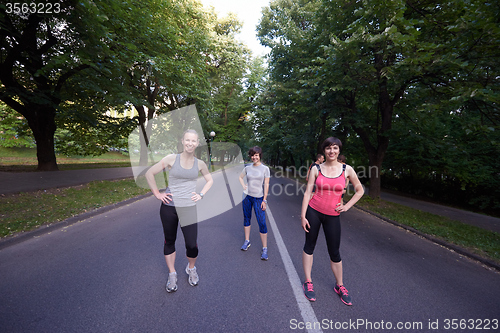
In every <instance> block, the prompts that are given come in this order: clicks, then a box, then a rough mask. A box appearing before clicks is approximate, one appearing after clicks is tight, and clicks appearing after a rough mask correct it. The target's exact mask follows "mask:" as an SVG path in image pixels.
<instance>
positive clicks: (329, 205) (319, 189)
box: [309, 164, 345, 216]
mask: <svg viewBox="0 0 500 333" xmlns="http://www.w3.org/2000/svg"><path fill="white" fill-rule="evenodd" d="M318 170H319V174H318V177H317V178H316V192H315V193H314V196H313V197H312V198H311V200H310V201H309V206H311V208H314V209H315V210H317V211H318V212H320V213H323V214H325V215H333V216H337V215H340V213H339V212H337V211H336V210H335V208H337V204H338V203H340V200H342V192H343V191H344V187H345V164H344V166H343V167H342V173H341V174H340V176H338V177H335V178H329V177H325V176H324V175H323V174H322V173H321V169H319V168H318Z"/></svg>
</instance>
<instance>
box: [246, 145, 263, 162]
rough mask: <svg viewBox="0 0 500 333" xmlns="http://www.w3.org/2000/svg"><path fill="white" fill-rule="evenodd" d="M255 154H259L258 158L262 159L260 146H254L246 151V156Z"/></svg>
mask: <svg viewBox="0 0 500 333" xmlns="http://www.w3.org/2000/svg"><path fill="white" fill-rule="evenodd" d="M255 154H259V158H260V159H262V148H260V147H259V146H254V147H252V148H250V150H249V151H248V157H252V156H253V155H255Z"/></svg>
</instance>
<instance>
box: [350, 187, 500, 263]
mask: <svg viewBox="0 0 500 333" xmlns="http://www.w3.org/2000/svg"><path fill="white" fill-rule="evenodd" d="M345 199H346V200H349V198H348V197H346V198H345ZM357 205H358V206H360V207H362V208H364V209H367V210H369V211H371V212H374V213H377V214H379V215H381V216H384V217H386V218H388V219H390V220H393V221H396V222H398V223H400V224H403V225H406V226H409V227H412V228H414V229H416V230H418V231H420V232H422V233H424V234H427V235H432V236H434V237H436V238H439V239H442V240H445V241H446V242H448V243H452V244H455V245H458V246H460V247H462V248H465V249H468V250H469V251H472V252H473V253H475V254H477V255H479V256H481V257H483V258H488V259H491V260H492V261H495V262H496V263H500V234H498V233H496V232H493V231H489V230H485V229H482V228H479V227H476V226H473V225H469V224H466V223H462V222H460V221H456V220H452V219H450V218H447V217H443V216H439V215H435V214H431V213H427V212H423V211H421V210H418V209H413V208H410V207H407V206H403V205H399V204H396V203H392V202H388V201H385V200H374V199H372V198H370V197H368V196H364V197H363V198H361V200H359V201H358V203H357Z"/></svg>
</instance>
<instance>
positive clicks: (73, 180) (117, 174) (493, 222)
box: [0, 167, 500, 233]
mask: <svg viewBox="0 0 500 333" xmlns="http://www.w3.org/2000/svg"><path fill="white" fill-rule="evenodd" d="M127 177H133V170H132V168H131V167H124V168H99V169H81V170H66V171H49V172H0V195H1V194H11V193H19V192H29V191H36V190H44V189H48V188H54V187H67V186H75V185H81V184H85V183H88V182H91V181H94V180H112V179H121V178H127ZM381 198H382V199H384V200H387V201H391V202H395V203H398V204H401V205H405V206H408V207H412V208H416V209H419V210H422V211H425V212H429V213H433V214H436V215H441V216H446V217H449V218H451V219H454V220H457V221H461V222H463V223H467V224H471V225H476V226H478V227H480V228H484V229H487V230H491V231H495V232H498V233H500V218H496V217H492V216H487V215H483V214H477V213H473V212H469V211H465V210H461V209H456V208H451V207H447V206H443V205H438V204H434V203H430V202H427V201H420V200H416V199H413V198H409V197H407V196H400V195H396V194H393V193H388V192H382V194H381Z"/></svg>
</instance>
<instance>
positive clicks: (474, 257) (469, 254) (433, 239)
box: [354, 205, 500, 272]
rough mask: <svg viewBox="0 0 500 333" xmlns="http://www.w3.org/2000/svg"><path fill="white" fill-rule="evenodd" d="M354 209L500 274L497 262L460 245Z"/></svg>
mask: <svg viewBox="0 0 500 333" xmlns="http://www.w3.org/2000/svg"><path fill="white" fill-rule="evenodd" d="M354 207H356V208H357V209H359V210H362V211H363V212H365V213H368V214H370V215H373V216H375V217H378V218H379V219H381V220H383V221H385V222H388V223H391V224H393V225H395V226H397V227H400V228H402V229H405V230H408V231H410V232H412V233H414V234H417V235H419V236H420V237H423V238H425V239H428V240H430V241H431V242H434V243H436V244H439V245H441V246H444V247H446V248H448V249H450V250H452V251H454V252H456V253H458V254H461V255H463V256H464V257H467V258H469V259H472V260H475V261H478V262H480V263H482V264H484V265H486V266H488V267H490V268H493V269H495V270H497V271H498V272H500V265H498V264H497V263H495V262H493V261H491V260H488V259H486V258H483V257H481V256H479V255H477V254H474V253H472V252H470V251H468V250H466V249H464V248H462V247H460V246H458V245H455V244H451V243H448V242H446V241H444V240H442V239H439V238H436V237H434V236H431V235H428V234H425V233H423V232H421V231H419V230H417V229H415V228H412V227H410V226H407V225H404V224H401V223H399V222H396V221H393V220H391V219H388V218H387V217H384V216H382V215H379V214H377V213H374V212H372V211H370V210H368V209H365V208H362V207H360V206H359V205H354Z"/></svg>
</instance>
